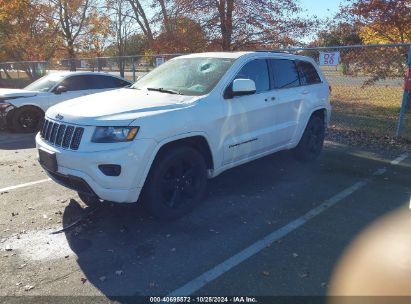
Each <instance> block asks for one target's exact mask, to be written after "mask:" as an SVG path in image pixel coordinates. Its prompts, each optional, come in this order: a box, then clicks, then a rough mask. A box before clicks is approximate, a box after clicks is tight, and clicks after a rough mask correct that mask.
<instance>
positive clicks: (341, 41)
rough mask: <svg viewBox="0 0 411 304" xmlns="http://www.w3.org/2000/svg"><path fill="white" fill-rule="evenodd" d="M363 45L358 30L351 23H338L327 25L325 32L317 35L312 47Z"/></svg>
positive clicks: (322, 31)
mask: <svg viewBox="0 0 411 304" xmlns="http://www.w3.org/2000/svg"><path fill="white" fill-rule="evenodd" d="M356 44H363V41H362V39H361V37H360V29H359V28H358V27H357V26H356V25H355V24H352V23H348V22H344V21H340V22H338V23H334V22H332V23H328V25H327V30H321V31H319V32H318V33H317V39H316V40H315V41H314V42H313V43H311V45H312V46H314V45H315V46H341V45H356Z"/></svg>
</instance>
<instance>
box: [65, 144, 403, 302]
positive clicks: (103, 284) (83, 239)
mask: <svg viewBox="0 0 411 304" xmlns="http://www.w3.org/2000/svg"><path fill="white" fill-rule="evenodd" d="M342 164H344V166H343V165H342ZM382 166H386V163H383V162H381V161H378V160H375V159H364V158H363V157H357V156H355V155H350V154H348V153H345V152H344V153H341V151H340V152H339V151H332V150H330V151H328V152H327V155H326V156H324V157H322V158H321V159H320V160H319V161H318V162H315V163H309V164H302V163H299V162H296V161H294V159H293V158H292V157H291V153H289V152H282V153H278V154H276V155H273V156H269V157H266V158H263V159H261V160H258V161H254V162H252V163H250V164H247V165H243V166H240V167H237V168H234V169H232V170H230V171H227V172H226V173H223V174H222V175H221V176H219V177H217V178H216V179H214V180H211V181H210V183H209V191H208V196H207V198H206V200H205V202H204V203H203V204H202V205H201V206H199V207H198V208H197V209H196V210H195V211H194V212H193V213H191V214H189V215H187V216H185V217H183V218H181V219H178V220H175V221H161V220H156V219H154V218H151V217H150V216H149V215H147V214H146V213H145V212H144V211H143V208H142V207H141V206H140V205H133V204H130V205H128V204H109V203H103V204H102V205H101V206H100V207H99V209H98V210H97V211H96V212H95V213H93V214H91V215H90V216H87V212H89V208H83V207H82V206H81V205H79V203H78V202H76V201H75V200H71V202H70V204H69V205H68V206H67V207H66V209H65V211H64V214H63V226H64V227H65V226H68V225H69V224H70V223H72V222H73V221H74V220H76V219H78V218H79V217H82V216H85V219H84V220H83V221H82V222H81V223H80V224H79V225H77V226H76V227H73V229H71V230H69V231H66V232H65V233H66V238H67V240H68V243H69V245H70V247H71V249H72V250H73V251H74V253H75V254H76V255H77V256H78V260H77V263H78V265H79V267H80V268H81V270H82V272H83V273H84V275H85V278H87V280H88V282H90V283H91V284H92V285H93V286H94V287H95V288H97V289H98V290H99V291H101V292H102V293H103V294H104V295H105V296H107V297H108V298H109V299H116V300H117V301H120V302H127V301H126V300H124V301H122V300H121V299H119V298H117V297H119V296H120V297H121V296H133V297H135V296H150V295H156V296H159V295H167V294H168V293H169V292H171V291H173V290H174V289H175V288H177V287H179V286H181V285H182V284H184V283H187V282H188V281H190V280H192V279H193V278H195V277H196V276H198V275H199V274H201V273H203V272H204V271H205V270H208V269H211V268H212V267H214V266H215V265H217V264H218V263H220V262H222V261H224V260H225V259H227V258H228V257H230V256H232V255H233V254H235V253H238V252H239V251H241V250H243V249H244V248H245V247H247V246H249V245H250V244H252V243H254V242H255V241H256V240H259V239H261V238H262V237H264V236H266V235H267V234H268V233H270V232H272V231H274V230H276V229H279V228H280V227H282V226H283V225H284V224H286V223H288V222H290V220H294V219H295V218H297V217H299V216H301V215H302V214H304V213H305V212H307V211H308V210H310V209H312V208H313V207H314V206H316V205H318V204H320V203H321V202H322V201H324V200H325V199H328V198H330V197H331V196H333V195H335V194H336V193H338V192H339V191H341V190H343V189H344V188H345V187H347V186H348V185H352V183H353V182H356V181H358V180H359V179H362V178H363V177H364V176H370V174H372V172H374V170H375V169H376V168H380V167H382ZM325 186H326V187H325ZM408 196H409V194H408ZM391 199H392V200H393V201H394V200H395V199H394V198H391ZM362 203H364V202H362ZM371 205H372V206H373V209H371V210H369V211H367V213H365V212H364V213H361V214H359V213H358V212H357V213H355V214H352V215H351V216H353V217H354V216H363V217H364V218H363V219H362V220H361V221H355V226H354V225H352V226H350V227H349V229H348V230H347V233H346V235H347V238H346V240H344V241H343V242H340V243H337V244H338V245H333V244H324V246H329V248H330V250H328V251H329V255H328V256H327V259H326V261H327V262H324V265H322V266H323V267H324V276H329V275H330V274H331V272H332V269H333V266H334V264H335V263H336V261H337V260H338V257H339V256H340V254H341V252H342V251H343V250H344V248H345V246H347V245H348V244H349V242H350V240H352V239H353V238H354V237H355V236H356V234H357V233H358V232H359V231H360V230H361V229H363V228H364V227H365V226H366V225H368V224H369V223H370V222H371V221H373V220H374V219H375V218H377V217H379V216H381V215H383V214H384V213H386V212H388V211H390V210H392V209H393V208H395V207H398V204H397V202H395V203H392V204H391V205H387V204H383V203H381V204H380V203H378V204H377V203H376V202H372V204H371ZM345 216H347V215H345ZM325 230H326V229H325ZM322 231H323V229H322ZM340 241H341V240H340ZM341 244H343V245H341ZM284 246H285V245H284ZM330 252H331V253H330ZM320 260H321V259H320ZM320 260H318V261H320ZM327 263H328V264H327ZM246 279H247V278H238V280H246ZM320 280H327V278H320ZM234 283H235V282H234ZM318 286H320V284H318ZM279 288H280V287H279ZM321 292H324V291H321ZM273 293H275V291H273ZM137 300H138V299H137Z"/></svg>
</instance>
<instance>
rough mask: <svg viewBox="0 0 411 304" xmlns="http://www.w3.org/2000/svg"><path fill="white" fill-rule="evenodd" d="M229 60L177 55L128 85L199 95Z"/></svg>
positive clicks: (226, 66)
mask: <svg viewBox="0 0 411 304" xmlns="http://www.w3.org/2000/svg"><path fill="white" fill-rule="evenodd" d="M233 61H234V60H233V59H227V58H181V59H174V60H170V61H168V62H166V63H165V64H163V65H161V66H159V67H158V68H156V69H154V70H153V71H152V72H150V73H149V74H147V75H146V76H144V77H143V78H141V79H140V80H138V81H137V82H136V83H135V84H134V85H133V86H132V88H135V89H148V90H155V91H159V92H163V93H171V94H173V93H174V94H182V95H190V96H200V95H204V94H207V93H209V92H210V91H211V90H212V89H213V88H214V87H215V86H216V84H217V83H218V82H219V81H220V79H221V77H223V75H224V74H225V72H226V71H227V70H228V68H229V67H230V66H231V64H232V63H233Z"/></svg>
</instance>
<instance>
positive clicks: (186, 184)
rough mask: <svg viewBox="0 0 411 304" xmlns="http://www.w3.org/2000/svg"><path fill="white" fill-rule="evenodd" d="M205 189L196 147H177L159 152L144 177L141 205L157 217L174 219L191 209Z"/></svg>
mask: <svg viewBox="0 0 411 304" xmlns="http://www.w3.org/2000/svg"><path fill="white" fill-rule="evenodd" d="M206 188H207V166H206V162H205V160H204V158H203V156H202V155H201V153H200V152H198V151H197V150H196V149H194V148H191V147H186V146H183V147H178V148H174V149H173V150H168V151H167V153H162V154H161V155H160V156H159V157H158V159H156V160H155V162H154V163H153V165H152V168H151V170H150V173H149V175H148V177H147V180H146V183H145V186H144V189H143V197H142V204H143V206H144V207H145V209H146V210H147V211H148V212H149V213H150V214H152V215H154V216H155V217H157V218H160V219H176V218H179V217H181V216H182V215H184V214H186V213H188V212H190V211H192V210H193V209H194V207H196V206H197V205H198V204H199V202H200V201H201V199H202V198H203V196H204V193H205V190H206Z"/></svg>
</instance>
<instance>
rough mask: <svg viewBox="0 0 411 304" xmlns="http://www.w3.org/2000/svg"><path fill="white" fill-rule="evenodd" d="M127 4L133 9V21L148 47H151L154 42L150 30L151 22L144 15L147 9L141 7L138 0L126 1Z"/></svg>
mask: <svg viewBox="0 0 411 304" xmlns="http://www.w3.org/2000/svg"><path fill="white" fill-rule="evenodd" d="M128 2H129V3H130V5H131V7H132V9H133V12H134V19H135V20H136V22H137V24H138V25H139V27H140V29H141V30H142V32H143V34H144V36H145V37H146V39H147V41H148V45H149V46H152V45H153V42H154V34H153V30H152V22H151V21H150V20H149V18H148V16H147V14H146V10H147V8H146V7H144V6H143V5H142V2H141V1H140V0H128Z"/></svg>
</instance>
